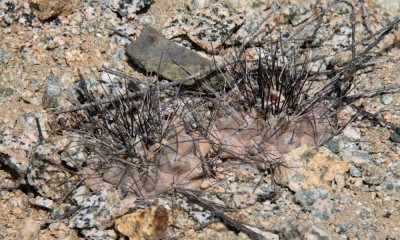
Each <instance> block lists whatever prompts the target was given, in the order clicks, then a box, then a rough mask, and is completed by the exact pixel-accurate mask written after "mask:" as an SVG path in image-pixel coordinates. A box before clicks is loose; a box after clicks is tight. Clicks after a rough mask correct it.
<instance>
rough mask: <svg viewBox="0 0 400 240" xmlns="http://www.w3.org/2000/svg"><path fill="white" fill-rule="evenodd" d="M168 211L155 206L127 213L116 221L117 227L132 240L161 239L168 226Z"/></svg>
mask: <svg viewBox="0 0 400 240" xmlns="http://www.w3.org/2000/svg"><path fill="white" fill-rule="evenodd" d="M168 219H169V216H168V211H167V209H165V208H164V207H162V206H154V207H151V208H146V209H143V210H138V211H136V212H134V213H131V214H127V215H125V216H122V217H121V218H119V219H117V220H116V221H115V228H116V229H117V230H118V231H119V232H120V233H122V234H124V235H125V236H127V237H129V239H130V240H139V239H159V238H160V237H162V236H163V235H164V234H165V230H166V229H167V226H168Z"/></svg>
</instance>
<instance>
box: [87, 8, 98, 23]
mask: <svg viewBox="0 0 400 240" xmlns="http://www.w3.org/2000/svg"><path fill="white" fill-rule="evenodd" d="M85 18H86V20H88V21H93V20H95V19H96V18H97V13H96V11H95V9H94V8H92V7H89V8H87V9H86V10H85Z"/></svg>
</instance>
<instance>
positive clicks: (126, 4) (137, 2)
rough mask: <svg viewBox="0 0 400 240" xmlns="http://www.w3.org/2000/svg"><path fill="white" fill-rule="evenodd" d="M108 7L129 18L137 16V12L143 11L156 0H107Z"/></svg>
mask: <svg viewBox="0 0 400 240" xmlns="http://www.w3.org/2000/svg"><path fill="white" fill-rule="evenodd" d="M105 2H106V4H107V5H108V7H109V8H110V9H111V10H112V11H115V12H118V13H119V14H120V15H121V16H123V17H128V18H129V19H133V18H136V12H139V11H142V10H144V9H146V8H148V7H150V5H151V4H152V3H153V2H154V0H106V1H105Z"/></svg>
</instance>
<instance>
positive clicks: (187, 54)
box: [126, 27, 224, 86]
mask: <svg viewBox="0 0 400 240" xmlns="http://www.w3.org/2000/svg"><path fill="white" fill-rule="evenodd" d="M126 52H127V54H128V57H129V59H130V60H131V61H132V62H133V63H134V64H136V65H137V66H138V67H140V68H143V69H145V70H146V71H150V72H155V73H158V74H159V75H160V76H162V77H163V78H166V79H168V80H172V81H174V80H179V79H182V78H185V77H188V76H190V75H192V74H195V73H197V72H199V71H202V70H208V69H210V68H211V67H214V65H215V64H214V63H213V62H212V61H210V60H208V59H206V58H203V57H201V56H199V55H198V54H197V53H195V52H193V51H191V50H189V49H187V48H185V47H181V46H179V45H177V44H175V43H173V42H170V41H169V40H168V39H166V38H165V37H164V36H162V35H161V34H160V33H158V32H157V31H156V30H155V29H154V28H151V27H147V28H144V29H143V30H142V32H141V34H140V36H139V38H138V39H137V40H136V41H134V42H132V43H131V44H129V45H128V46H127V47H126ZM202 78H203V79H208V80H210V81H211V83H212V85H213V86H215V85H218V83H219V82H222V81H223V80H224V78H223V77H222V76H221V74H217V73H212V74H208V75H207V76H203V77H202ZM195 82H196V81H195V80H190V81H187V82H185V85H194V84H195Z"/></svg>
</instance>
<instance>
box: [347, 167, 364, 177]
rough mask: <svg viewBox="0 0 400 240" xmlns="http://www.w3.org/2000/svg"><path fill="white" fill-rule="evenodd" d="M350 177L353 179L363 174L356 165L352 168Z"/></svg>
mask: <svg viewBox="0 0 400 240" xmlns="http://www.w3.org/2000/svg"><path fill="white" fill-rule="evenodd" d="M350 175H351V176H353V177H361V176H362V172H361V171H360V170H359V169H358V168H357V167H356V166H354V165H352V166H351V167H350Z"/></svg>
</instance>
